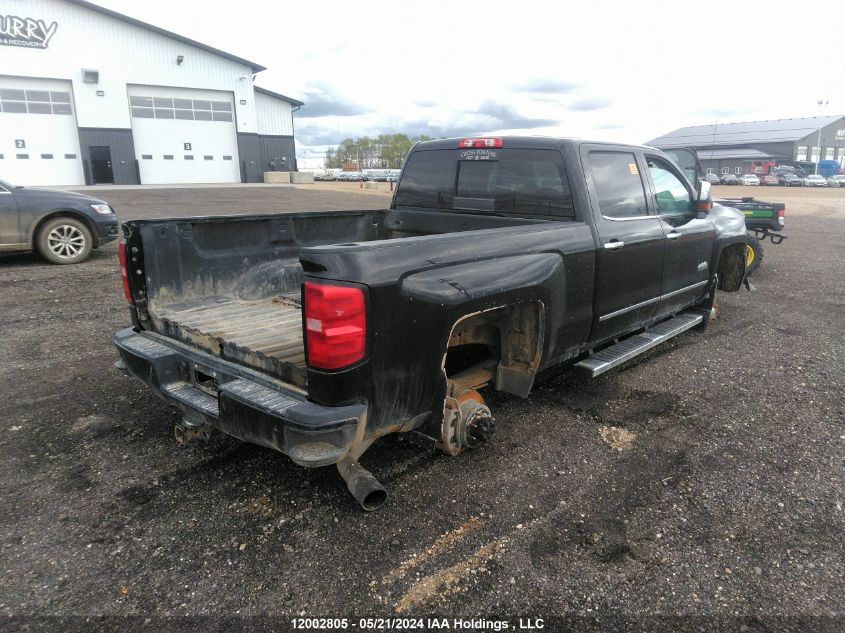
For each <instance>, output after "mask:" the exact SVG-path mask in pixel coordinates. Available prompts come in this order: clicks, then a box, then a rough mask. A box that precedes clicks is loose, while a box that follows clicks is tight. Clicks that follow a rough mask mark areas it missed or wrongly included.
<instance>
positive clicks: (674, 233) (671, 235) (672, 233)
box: [666, 231, 681, 240]
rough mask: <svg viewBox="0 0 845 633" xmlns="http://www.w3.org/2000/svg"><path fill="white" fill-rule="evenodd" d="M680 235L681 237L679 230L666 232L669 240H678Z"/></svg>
mask: <svg viewBox="0 0 845 633" xmlns="http://www.w3.org/2000/svg"><path fill="white" fill-rule="evenodd" d="M679 237H681V234H680V233H678V232H677V231H670V232H669V233H667V234H666V239H667V240H676V239H678V238H679Z"/></svg>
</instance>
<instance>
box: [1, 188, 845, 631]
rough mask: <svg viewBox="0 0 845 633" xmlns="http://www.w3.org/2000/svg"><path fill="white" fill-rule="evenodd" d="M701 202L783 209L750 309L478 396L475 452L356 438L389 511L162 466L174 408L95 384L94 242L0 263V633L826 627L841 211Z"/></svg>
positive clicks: (214, 197) (213, 447) (112, 263)
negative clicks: (581, 374) (489, 428)
mask: <svg viewBox="0 0 845 633" xmlns="http://www.w3.org/2000/svg"><path fill="white" fill-rule="evenodd" d="M716 194H717V195H731V196H739V195H757V196H758V197H762V198H764V199H774V200H784V201H786V203H787V204H786V206H787V212H786V214H787V215H786V218H787V227H786V235H788V239H787V240H786V241H785V242H783V243H782V244H781V245H779V246H773V245H771V244H770V243H768V242H766V243H765V245H764V248H765V256H764V261H763V264H762V267H761V269H760V270H759V271H758V272H757V273H756V274H755V276H754V277H753V282H754V284H755V285H756V292H753V293H748V292H745V291H742V292H740V293H736V294H730V295H728V294H722V295H721V296H720V304H721V310H720V314H719V318H718V320H717V321H716V322H715V323H713V324H712V325H711V326H710V328H709V329H708V331H707V332H706V333H705V334H703V335H702V334H695V333H688V334H685V335H683V336H681V337H679V338H677V339H675V340H674V341H672V342H670V343H669V344H666V345H664V346H662V347H660V348H657V349H656V350H653V351H652V352H651V353H649V354H647V355H646V356H645V357H641V358H640V359H638V360H636V361H635V362H631V363H629V364H628V365H626V366H624V367H622V368H620V369H618V370H614V371H611V372H609V373H607V374H605V375H603V376H601V377H600V378H598V379H596V380H593V381H591V382H587V381H583V380H579V379H576V378H575V377H573V376H572V375H571V374H569V373H562V374H559V375H555V376H551V375H550V376H545V377H544V378H543V380H541V381H540V384H539V386H538V387H537V389H536V390H535V392H534V394H533V395H532V396H531V397H530V398H529V399H527V400H522V399H519V398H515V397H509V396H508V397H505V396H493V398H492V407H493V410H494V413H495V415H496V418H497V430H496V434H495V436H494V438H493V440H492V442H491V443H490V444H489V445H488V446H486V447H485V448H483V449H480V450H476V451H472V452H469V453H466V454H463V455H461V456H460V457H458V458H455V459H453V458H449V457H446V456H444V455H441V454H436V453H429V452H425V451H423V450H422V449H420V448H418V447H416V446H414V445H413V444H411V443H409V442H403V441H398V440H396V439H387V440H383V441H381V442H380V443H378V444H377V445H375V446H374V447H373V448H372V449H371V450H370V451H369V452H368V453H367V454H366V455H365V456H364V458H363V460H362V462H363V463H364V465H365V466H366V467H367V468H369V469H371V470H372V471H373V472H374V473H375V474H376V475H377V476H378V477H379V478H380V479H381V481H382V482H383V483H384V484H385V486H386V487H387V488H388V491H389V494H390V499H389V501H388V503H387V504H386V505H385V506H384V507H383V508H382V509H381V510H380V511H378V512H374V513H369V514H365V513H363V512H361V510H360V509H359V508H358V506H357V505H356V504H355V502H354V501H353V500H352V498H351V497H350V496H349V495H348V493H347V491H346V489H345V486H344V485H343V482H342V480H341V479H340V477H339V476H338V475H337V472H336V471H335V470H334V469H333V468H324V469H318V470H305V469H303V468H300V467H297V466H295V465H294V464H293V463H291V462H290V461H289V460H288V459H287V458H286V457H284V456H283V455H281V454H278V453H274V452H272V451H270V450H266V449H262V448H258V447H256V446H251V445H247V444H243V443H241V442H238V441H237V440H234V439H231V438H226V437H220V438H217V439H215V440H214V441H212V442H211V443H210V444H200V445H195V446H193V445H192V446H189V447H182V446H179V445H177V444H176V443H175V441H174V440H173V425H174V423H175V422H176V421H177V419H178V416H177V414H176V412H175V410H173V409H171V408H169V407H168V406H166V405H165V404H163V403H162V402H161V401H160V400H158V399H157V398H156V397H155V396H154V395H153V394H152V393H151V392H150V391H149V389H148V388H147V387H145V386H144V385H142V384H141V383H140V382H138V381H137V380H134V379H132V378H131V377H129V376H127V375H125V374H124V373H122V372H120V371H117V370H116V369H114V367H113V363H114V361H115V360H117V354H116V352H115V350H114V348H113V346H112V343H111V338H112V335H113V333H114V332H115V331H116V330H118V329H120V328H122V327H125V326H126V325H127V324H128V323H129V316H128V312H127V309H126V306H125V304H124V299H123V295H122V292H121V289H120V281H119V269H118V261H117V246H116V244H109V245H107V246H105V247H104V248H102V249H100V250H99V251H98V252H96V253H95V254H94V255H93V257H92V258H91V259H90V260H89V261H88V262H86V263H84V264H82V265H77V266H68V267H59V266H52V265H49V264H47V263H45V262H44V261H42V260H41V259H39V258H38V257H37V256H35V255H21V256H7V257H4V258H2V259H0V315H2V319H0V350H2V364H1V365H0V384H2V387H3V388H2V394H3V410H2V411H3V412H2V414H0V454H2V456H3V459H2V460H0V507H2V512H0V524H1V525H2V550H0V560H1V561H2V562H0V569H2V574H3V579H2V583H0V614H2V615H5V616H6V618H7V619H6V620H0V622H2V623H0V629H4V630H13V629H15V627H22V626H23V624H25V623H27V622H28V623H29V624H30V625H31V628H30V629H28V630H39V629H40V630H59V629H60V628H61V629H63V630H76V629H77V628H79V629H82V628H89V627H93V628H94V629H101V628H108V627H107V625H108V626H113V627H114V629H115V630H118V629H120V630H123V631H126V630H135V628H141V629H144V630H149V629H150V628H152V627H157V628H160V629H162V630H164V629H169V628H172V627H175V626H176V625H177V623H179V622H185V621H181V620H164V621H162V620H160V618H161V617H165V616H186V615H189V616H197V615H202V616H205V617H206V619H205V620H204V621H203V622H204V625H203V627H202V628H204V629H205V630H224V629H227V628H231V627H236V626H242V627H243V630H252V629H253V628H258V627H259V625H260V624H261V623H263V622H266V621H267V620H264V619H261V618H255V619H246V620H244V619H242V618H247V616H277V617H278V618H279V619H278V620H272V621H273V622H275V626H276V628H275V629H274V630H286V629H284V628H283V627H286V626H289V624H288V623H289V619H290V618H291V617H294V616H299V615H301V616H317V617H349V618H352V617H354V618H358V617H362V616H368V615H369V616H379V617H389V616H392V615H397V614H401V615H408V614H415V615H420V616H426V617H428V616H433V615H439V616H449V617H452V616H463V617H466V618H479V617H485V618H488V619H490V618H494V617H497V616H501V617H509V618H510V627H511V628H516V626H517V625H516V618H517V616H523V617H526V618H536V617H540V618H544V619H545V620H546V622H547V624H546V630H560V628H563V624H561V623H562V622H566V623H568V624H567V627H568V628H567V630H579V629H586V628H601V629H606V630H610V629H614V628H620V629H621V628H625V627H626V626H633V627H634V628H627V629H626V630H657V629H663V628H673V629H675V630H680V629H682V628H686V627H692V628H693V630H726V631H739V630H750V631H764V630H765V631H769V630H795V631H806V630H830V631H834V630H836V631H841V630H843V626H845V620H843V618H845V592H844V591H843V587H845V538H843V535H844V534H845V516H843V504H845V467H843V466H845V464H843V461H844V459H843V458H845V388H844V387H845V376H843V351H845V350H843V347H844V346H843V335H842V332H843V327H845V261H844V259H843V256H845V190H812V191H810V190H806V189H782V188H777V189H775V188H772V189H771V190H766V189H761V188H747V189H746V188H740V187H717V188H716ZM99 195H101V196H102V197H103V198H105V199H106V200H108V201H109V202H110V203H112V204H113V206H114V207H115V208H116V209H117V210H118V213H119V216H120V217H121V218H123V219H128V218H142V217H164V216H171V215H196V214H202V213H225V212H238V213H248V212H253V211H261V212H276V211H278V212H285V211H291V210H307V209H309V210H315V209H331V208H337V209H339V208H347V209H352V208H378V207H383V206H384V205H385V204H387V203H388V201H389V198H388V197H387V195H386V191H385V192H378V193H375V194H373V193H367V192H366V191H361V190H360V189H358V188H357V186H356V184H354V183H353V184H348V185H347V184H344V185H343V186H341V185H338V184H336V183H319V184H316V185H314V186H311V187H296V188H294V187H290V188H273V189H261V188H231V189H229V188H226V189H208V190H205V189H180V190H164V189H156V190H127V191H117V190H111V191H109V190H102V191H101V192H99ZM46 616H53V617H71V616H86V617H91V616H137V617H131V618H128V619H122V618H118V619H115V620H94V621H88V622H86V621H84V620H81V619H71V620H65V621H63V622H64V623H63V624H61V625H59V624H58V623H59V622H60V621H59V620H54V619H42V620H37V619H35V618H38V617H46ZM553 617H562V618H566V620H553ZM147 618H152V621H151V622H149V621H148V622H146V624H147V626H144V623H145V619H147ZM219 618H223V619H219ZM92 622H93V624H92ZM187 622H192V623H195V621H193V620H189V621H187ZM221 622H222V623H224V624H220V623H221ZM244 622H247V623H249V624H248V625H247V624H244ZM355 622H358V621H357V619H356V620H355ZM549 622H557V623H558V624H557V625H555V626H551V625H550V624H548V623H549ZM637 623H639V624H642V627H641V628H636V627H637V626H638V624H637ZM670 623H671V624H670ZM558 625H560V628H557V626H558ZM193 626H194V624H189V625H186V629H185V630H189V629H190V628H192V627H193ZM214 627H219V628H214ZM742 627H745V628H742ZM356 628H360V627H359V626H358V625H356ZM478 630H480V629H478Z"/></svg>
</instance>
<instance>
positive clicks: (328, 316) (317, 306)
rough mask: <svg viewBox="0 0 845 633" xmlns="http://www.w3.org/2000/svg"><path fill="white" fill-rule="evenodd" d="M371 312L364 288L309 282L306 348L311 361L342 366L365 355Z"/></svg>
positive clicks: (326, 366) (319, 365) (327, 366)
mask: <svg viewBox="0 0 845 633" xmlns="http://www.w3.org/2000/svg"><path fill="white" fill-rule="evenodd" d="M366 337H367V315H366V309H365V307H364V291H363V290H361V289H360V288H354V287H350V286H329V285H325V284H317V283H312V282H310V281H309V282H306V283H305V349H306V351H307V354H308V364H309V365H310V366H312V367H317V368H319V369H340V368H342V367H348V366H349V365H352V364H354V363H356V362H358V361H359V360H361V359H362V358H364V345H365V342H366Z"/></svg>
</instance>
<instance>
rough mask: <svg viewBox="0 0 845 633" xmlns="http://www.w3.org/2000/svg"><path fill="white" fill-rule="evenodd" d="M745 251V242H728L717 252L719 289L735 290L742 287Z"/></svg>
mask: <svg viewBox="0 0 845 633" xmlns="http://www.w3.org/2000/svg"><path fill="white" fill-rule="evenodd" d="M745 251H746V243H745V242H744V241H743V242H738V243H736V244H729V245H728V246H726V247H725V248H723V249H722V252H721V253H720V254H719V265H718V267H717V268H716V270H717V271H718V273H719V290H724V291H725V292H736V291H737V290H739V289H740V288H741V287H742V282H743V280H744V279H745Z"/></svg>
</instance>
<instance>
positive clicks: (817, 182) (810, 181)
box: [803, 174, 827, 187]
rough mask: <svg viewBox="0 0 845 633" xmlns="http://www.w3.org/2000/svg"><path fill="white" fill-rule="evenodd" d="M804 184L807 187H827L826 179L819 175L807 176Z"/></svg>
mask: <svg viewBox="0 0 845 633" xmlns="http://www.w3.org/2000/svg"><path fill="white" fill-rule="evenodd" d="M803 183H804V186H805V187H827V180H825V177H824V176H819V175H818V174H811V175H809V176H807V177H806V178H805V179H804V181H803Z"/></svg>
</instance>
